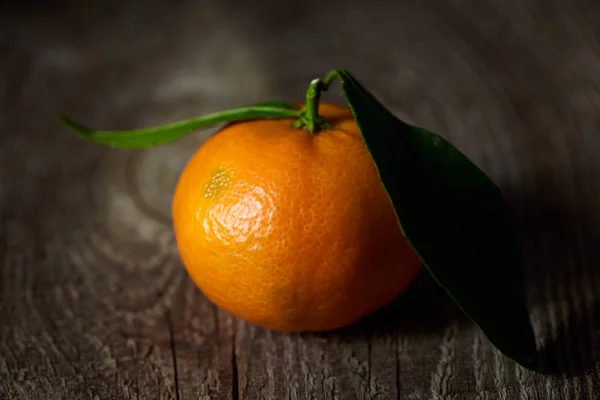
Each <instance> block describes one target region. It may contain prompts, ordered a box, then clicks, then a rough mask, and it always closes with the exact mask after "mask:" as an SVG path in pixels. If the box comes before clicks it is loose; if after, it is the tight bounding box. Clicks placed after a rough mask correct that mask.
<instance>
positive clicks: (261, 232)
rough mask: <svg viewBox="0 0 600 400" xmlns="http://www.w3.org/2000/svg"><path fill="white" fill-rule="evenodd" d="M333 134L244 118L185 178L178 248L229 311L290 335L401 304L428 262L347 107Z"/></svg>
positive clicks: (323, 108)
mask: <svg viewBox="0 0 600 400" xmlns="http://www.w3.org/2000/svg"><path fill="white" fill-rule="evenodd" d="M318 112H319V117H320V118H321V119H322V120H323V121H325V122H326V123H328V127H327V128H324V129H321V130H319V131H318V132H316V133H311V132H309V131H307V130H303V129H299V128H295V127H292V124H293V122H294V120H293V119H291V118H282V119H256V120H245V121H238V122H234V123H232V124H230V125H227V126H226V127H225V128H223V129H222V130H220V131H219V132H217V133H216V134H215V135H213V136H211V137H210V138H209V139H208V140H207V141H206V142H205V143H204V144H203V145H202V146H201V147H200V148H199V149H198V151H197V152H196V153H195V154H194V155H193V156H192V158H191V159H190V160H189V161H188V163H187V165H186V166H185V168H184V170H183V171H182V173H181V175H180V178H179V181H178V183H177V186H176V190H175V193H174V198H173V208H172V216H173V226H174V232H175V236H176V240H177V246H178V250H179V253H180V256H181V259H182V261H183V264H184V265H185V268H186V270H187V272H188V274H189V276H190V277H191V279H192V280H193V282H194V283H195V284H196V285H197V286H198V287H199V288H200V289H201V291H202V292H203V293H204V294H205V296H206V297H207V298H208V299H209V300H211V301H212V302H213V303H215V304H216V305H217V306H219V307H220V308H222V309H224V310H226V311H228V312H230V313H231V314H234V315H236V316H238V317H240V318H242V319H244V320H246V321H249V322H251V323H253V324H256V325H259V326H262V327H265V328H268V329H273V330H280V331H323V330H330V329H335V328H339V327H342V326H345V325H349V324H351V323H353V322H355V321H357V320H359V319H361V318H362V317H364V316H366V315H367V314H370V313H371V312H373V311H375V310H377V309H379V308H381V307H382V306H384V305H386V304H387V303H389V302H390V301H391V300H393V299H394V298H395V297H396V296H397V295H398V294H400V293H401V292H402V291H403V290H404V289H405V288H406V287H407V286H408V285H409V283H410V282H411V281H412V279H413V278H414V277H415V275H416V273H417V271H418V270H419V267H420V265H421V263H420V260H419V258H418V256H417V255H416V254H415V253H414V251H413V250H412V248H411V247H410V245H409V244H408V242H407V241H406V239H405V238H404V236H403V234H402V232H401V230H400V227H399V225H398V222H397V219H396V216H395V214H394V210H393V208H392V205H391V203H390V200H389V198H388V196H387V194H386V192H385V190H384V187H383V185H382V184H381V181H380V178H379V176H378V173H377V170H376V168H375V164H374V163H373V161H372V159H371V157H370V155H369V153H368V151H367V148H366V146H365V144H364V142H363V141H362V138H361V135H360V131H359V128H358V126H357V124H356V122H355V120H354V118H353V115H352V112H351V110H350V109H349V108H346V107H340V106H336V105H333V104H326V103H321V104H320V105H319V108H318Z"/></svg>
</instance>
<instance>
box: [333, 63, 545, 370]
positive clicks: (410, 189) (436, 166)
mask: <svg viewBox="0 0 600 400" xmlns="http://www.w3.org/2000/svg"><path fill="white" fill-rule="evenodd" d="M338 76H339V78H340V80H341V81H342V89H343V91H344V94H345V96H346V99H347V101H348V104H349V106H350V107H351V108H352V111H353V114H354V117H355V119H356V121H357V123H358V125H359V127H360V130H361V133H362V136H363V139H364V141H365V144H366V145H367V148H368V149H369V152H370V154H371V156H372V158H373V161H374V162H375V165H376V167H377V169H378V171H379V175H380V178H381V181H382V183H383V185H384V187H385V189H386V190H387V192H388V195H389V197H390V199H391V201H392V204H393V206H394V209H395V211H396V215H397V217H398V220H399V222H400V225H401V227H402V230H403V232H404V235H405V236H406V238H407V240H408V241H409V242H410V244H411V245H412V246H413V248H414V250H415V251H416V252H417V254H418V255H419V256H420V257H421V260H422V261H423V264H424V265H425V267H426V268H427V270H428V271H429V272H430V274H431V275H432V276H433V277H434V278H435V279H436V280H437V282H438V283H439V284H440V285H441V286H442V287H443V288H444V289H445V290H446V292H447V293H448V294H449V295H450V297H451V298H452V299H453V300H454V301H455V302H456V303H457V304H458V306H459V307H460V308H461V309H462V310H463V311H464V312H465V313H466V314H467V315H468V316H469V317H470V318H471V319H472V320H473V321H474V322H475V323H476V324H477V325H478V326H479V327H480V328H481V330H482V331H483V332H484V334H485V335H486V336H487V337H488V339H489V340H490V341H491V342H492V343H493V344H494V345H495V346H496V347H497V348H498V349H499V350H500V351H501V352H503V353H504V354H505V355H507V356H509V357H511V358H512V359H514V360H515V361H517V362H518V363H519V364H521V365H523V366H525V367H527V368H530V369H533V368H534V361H535V360H536V344H535V338H534V334H533V329H532V327H531V323H530V320H529V314H528V311H527V308H526V301H525V295H524V284H523V277H522V270H521V268H520V264H519V258H518V254H517V251H516V243H515V240H514V239H515V238H514V232H513V231H511V227H510V225H509V223H508V218H507V214H506V212H505V208H504V202H503V199H502V195H501V192H500V190H499V188H498V187H497V186H496V185H495V184H494V183H493V182H492V181H491V180H490V179H489V178H488V177H487V176H486V175H485V173H483V172H482V171H481V170H480V169H479V168H478V167H477V166H476V165H474V164H473V163H472V162H471V161H469V159H468V158H467V157H465V156H464V155H463V154H462V153H461V152H460V151H458V150H457V149H456V148H455V147H453V146H452V145H451V144H450V143H449V142H448V141H446V140H444V139H443V138H442V137H441V136H439V135H436V134H434V133H431V132H428V131H426V130H424V129H421V128H417V127H414V126H411V125H408V124H406V123H404V122H402V121H400V120H399V119H397V118H396V117H395V116H393V115H392V114H391V113H390V112H389V111H388V110H386V109H385V108H384V107H383V106H382V105H381V104H380V103H379V102H378V101H377V100H376V99H375V98H374V97H373V96H372V95H371V94H370V93H369V92H368V91H367V90H366V89H364V88H363V87H362V86H361V85H360V83H358V81H357V80H356V79H355V78H354V77H353V76H352V75H351V74H350V73H349V72H348V71H346V70H338Z"/></svg>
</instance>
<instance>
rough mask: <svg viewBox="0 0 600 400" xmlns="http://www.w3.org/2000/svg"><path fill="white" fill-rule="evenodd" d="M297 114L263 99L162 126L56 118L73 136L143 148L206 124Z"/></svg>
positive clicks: (297, 110) (289, 116)
mask: <svg viewBox="0 0 600 400" xmlns="http://www.w3.org/2000/svg"><path fill="white" fill-rule="evenodd" d="M300 116H301V110H299V109H297V108H296V107H294V106H293V105H291V104H288V103H283V102H266V103H260V104H257V105H254V106H249V107H242V108H237V109H232V110H226V111H220V112H216V113H213V114H207V115H202V116H199V117H195V118H191V119H188V120H184V121H178V122H173V123H170V124H166V125H160V126H155V127H151V128H143V129H135V130H128V131H119V130H97V129H92V128H88V127H86V126H84V125H82V124H80V123H78V122H75V121H73V120H72V119H70V118H68V117H67V116H65V115H62V114H61V115H60V119H61V121H62V122H63V123H64V124H66V125H67V126H68V127H69V128H70V129H71V130H72V131H73V132H75V133H76V134H77V135H79V136H80V137H82V138H84V139H86V140H89V141H91V142H94V143H99V144H103V145H106V146H111V147H121V148H128V149H144V148H147V147H152V146H159V145H162V144H166V143H169V142H173V141H175V140H177V139H180V138H182V137H183V136H186V135H188V134H190V133H192V132H194V131H195V130H196V129H199V128H203V127H206V126H210V125H217V124H222V123H227V122H234V121H240V120H248V119H255V118H299V117H300Z"/></svg>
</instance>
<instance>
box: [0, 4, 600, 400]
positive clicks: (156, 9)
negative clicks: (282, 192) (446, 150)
mask: <svg viewBox="0 0 600 400" xmlns="http://www.w3.org/2000/svg"><path fill="white" fill-rule="evenodd" d="M39 3H40V4H37V5H36V7H37V8H36V9H34V10H33V11H31V10H27V7H28V6H29V7H31V6H33V5H35V4H34V1H25V2H21V3H18V2H16V1H13V2H10V3H9V4H8V5H4V6H3V7H4V10H3V12H2V15H1V16H0V51H1V53H0V54H1V56H0V58H1V60H2V61H1V62H0V78H1V79H0V102H1V103H0V104H1V105H0V339H1V340H0V398H2V399H129V398H132V399H137V398H139V399H166V398H176V399H196V398H207V399H208V398H210V399H213V398H214V399H230V398H231V399H237V398H244V399H259V398H273V399H311V398H314V399H375V398H377V399H391V398H401V399H450V398H452V399H591V398H600V377H599V375H598V371H599V370H598V366H597V362H598V354H599V343H598V336H599V335H598V333H599V329H600V325H599V324H600V303H599V301H600V291H599V289H600V271H599V270H598V267H599V266H600V251H598V250H596V246H598V244H599V243H600V230H599V229H600V225H599V224H600V131H599V129H600V4H598V3H597V2H593V1H589V0H572V1H567V0H563V1H556V2H549V1H544V0H495V1H480V0H472V1H458V0H444V1H423V2H418V3H419V4H418V5H416V4H412V3H413V2H409V1H392V0H389V1H388V0H386V1H382V2H379V3H377V4H376V3H374V2H359V1H350V2H346V4H345V5H344V6H338V5H336V4H335V3H334V2H333V1H329V2H322V1H316V0H314V1H307V2H302V3H295V4H294V5H293V6H292V5H287V4H286V2H280V3H279V4H275V5H269V6H266V5H263V6H261V5H260V4H256V3H255V2H249V3H248V5H245V6H240V5H236V3H241V2H236V1H233V0H231V1H225V2H223V1H219V2H217V1H216V0H214V1H205V2H192V1H178V2H175V1H172V2H169V1H167V0H152V1H141V0H137V1H130V2H118V1H116V0H115V1H113V0H111V1H104V2H99V1H98V2H96V4H93V3H91V2H90V3H88V2H79V3H78V2H75V1H71V2H69V1H66V0H64V1H60V2H48V3H47V4H46V3H43V2H39ZM251 3H252V5H250V4H251ZM340 3H342V2H340ZM414 3H417V2H414ZM340 66H341V67H345V68H348V69H349V70H350V71H352V72H353V73H354V74H355V75H356V76H357V77H358V78H359V79H360V80H361V81H362V82H363V83H364V84H365V85H366V86H367V87H369V88H370V89H372V91H373V92H374V93H375V94H376V95H377V96H378V97H379V98H380V99H381V100H382V101H383V102H384V103H385V104H386V105H387V106H388V107H389V108H390V109H392V110H393V111H394V112H395V113H396V114H397V115H398V116H399V117H401V118H404V119H406V120H407V121H410V122H413V123H415V124H418V125H421V126H424V127H426V128H429V129H431V130H434V131H436V132H439V133H441V134H442V135H444V136H445V137H447V138H448V139H449V140H451V141H452V142H453V143H454V144H455V145H456V146H457V147H459V148H460V149H461V150H462V151H463V152H465V153H466V154H467V155H468V156H469V157H471V158H472V159H473V161H475V162H476V163H477V164H478V165H480V166H481V167H482V168H483V169H484V170H485V171H486V172H487V173H489V174H490V176H491V177H492V178H493V179H494V180H495V181H496V182H497V183H498V185H499V186H501V187H502V189H503V191H504V193H505V195H506V197H507V201H508V203H509V206H510V209H511V212H512V215H513V216H514V219H515V222H516V224H517V226H518V231H519V239H520V243H521V245H522V249H523V265H524V272H525V276H526V280H527V295H528V305H529V308H530V312H531V318H532V322H533V325H534V329H535V332H536V336H537V341H538V344H539V346H540V348H542V351H543V352H544V354H545V355H546V357H547V359H548V360H550V361H551V362H552V363H553V365H554V366H555V367H556V368H555V372H554V373H552V374H549V375H542V374H537V373H532V372H529V371H526V370H523V369H521V368H519V367H517V366H516V365H515V364H514V363H513V362H512V361H510V360H509V359H507V358H505V357H503V356H502V355H501V354H499V353H498V352H497V351H496V350H495V349H494V348H493V347H492V346H491V345H490V344H489V342H488V341H487V340H486V339H485V338H484V337H483V336H482V335H481V334H480V332H479V331H478V330H477V328H475V327H474V326H473V324H472V323H470V322H469V321H468V320H467V319H466V318H465V317H464V316H463V315H462V314H461V313H460V312H459V311H458V310H457V309H456V307H455V306H454V305H453V304H452V303H451V302H450V301H449V300H448V299H447V298H446V296H445V295H444V293H443V292H441V291H440V289H438V288H437V286H436V285H435V284H434V283H432V282H431V281H430V280H429V279H428V278H427V276H425V275H423V276H421V277H420V278H419V279H418V281H417V282H416V283H415V285H414V286H412V287H411V289H410V290H409V291H408V292H407V293H405V294H404V295H402V296H400V297H399V298H398V300H397V301H395V302H394V303H393V304H392V305H390V306H389V307H386V308H385V309H383V310H381V311H380V312H377V313H375V314H374V315H372V316H370V317H368V318H366V319H365V320H363V321H361V322H359V323H357V324H355V325H353V326H350V327H348V328H345V329H342V330H339V331H335V332H330V333H323V334H282V333H275V332H269V331H266V330H263V329H259V328H256V327H254V326H251V325H249V324H247V323H244V322H242V321H240V320H238V319H236V318H234V317H232V316H230V315H228V314H227V313H225V312H223V311H221V310H219V309H217V308H215V307H214V306H213V305H211V304H210V303H209V302H208V301H207V300H206V299H205V298H204V297H203V295H202V294H201V293H200V291H199V290H197V289H196V288H195V287H194V286H193V285H192V284H191V282H190V280H189V279H188V277H187V275H186V273H185V271H184V269H183V267H182V265H181V263H180V261H179V259H178V255H177V252H176V249H175V246H174V239H173V234H172V230H171V226H170V217H169V204H170V200H171V193H172V189H173V187H174V184H175V181H176V179H177V176H178V173H179V172H180V171H181V168H182V167H183V165H184V163H185V161H186V160H187V158H188V157H189V156H190V155H191V154H192V152H193V151H194V150H195V148H197V147H198V146H199V145H200V144H201V143H202V141H203V140H204V139H205V138H206V137H207V136H208V135H210V134H212V133H213V132H214V129H208V130H204V131H202V132H200V133H198V134H195V135H192V136H189V137H187V138H186V139H184V140H181V141H179V142H176V143H174V144H172V145H169V146H166V147H161V148H157V149H152V150H146V151H125V150H111V149H106V148H103V147H99V146H95V145H92V144H90V143H87V142H84V141H82V140H79V139H78V138H75V137H74V136H73V135H71V134H70V133H68V132H67V131H66V130H65V129H64V128H63V127H62V126H61V125H59V123H58V122H57V118H56V113H57V112H58V111H66V112H68V113H69V114H70V115H72V116H73V117H75V118H77V119H79V120H82V121H84V122H86V123H88V124H91V125H93V126H96V127H105V128H128V127H138V126H145V125H152V124H156V123H162V122H166V121H172V120H176V119H180V118H183V117H189V116H193V115H197V114H201V113H207V112H210V111H216V110H220V109H223V108H226V107H233V106H239V105H242V104H247V103H250V102H254V101H262V100H266V99H284V100H294V101H296V100H301V99H302V96H303V93H304V89H305V87H306V85H307V84H308V82H309V81H310V79H312V78H314V77H317V76H323V75H324V74H325V73H326V72H327V71H328V70H329V69H331V68H334V67H340ZM331 92H332V93H328V94H327V95H326V99H327V100H328V101H337V102H341V101H342V97H341V95H340V94H339V90H338V88H337V87H336V89H334V90H332V91H331ZM490 257H493V255H490Z"/></svg>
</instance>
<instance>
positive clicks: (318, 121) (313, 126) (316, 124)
mask: <svg viewBox="0 0 600 400" xmlns="http://www.w3.org/2000/svg"><path fill="white" fill-rule="evenodd" d="M337 76H338V73H337V71H336V70H332V71H330V72H329V73H328V74H327V75H326V76H325V79H323V80H321V79H318V78H317V79H313V80H312V81H311V82H310V84H309V85H308V89H306V102H305V104H304V109H303V112H302V117H300V118H299V119H298V120H297V121H296V122H295V123H294V125H293V126H294V127H296V128H302V129H306V130H308V131H309V132H310V133H311V134H314V133H316V132H317V131H319V130H321V129H328V128H331V125H330V124H329V123H327V121H325V120H323V119H322V118H321V117H320V116H319V102H320V100H321V93H322V92H324V91H327V90H328V89H329V86H330V85H331V82H333V80H334V79H335V78H337Z"/></svg>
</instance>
